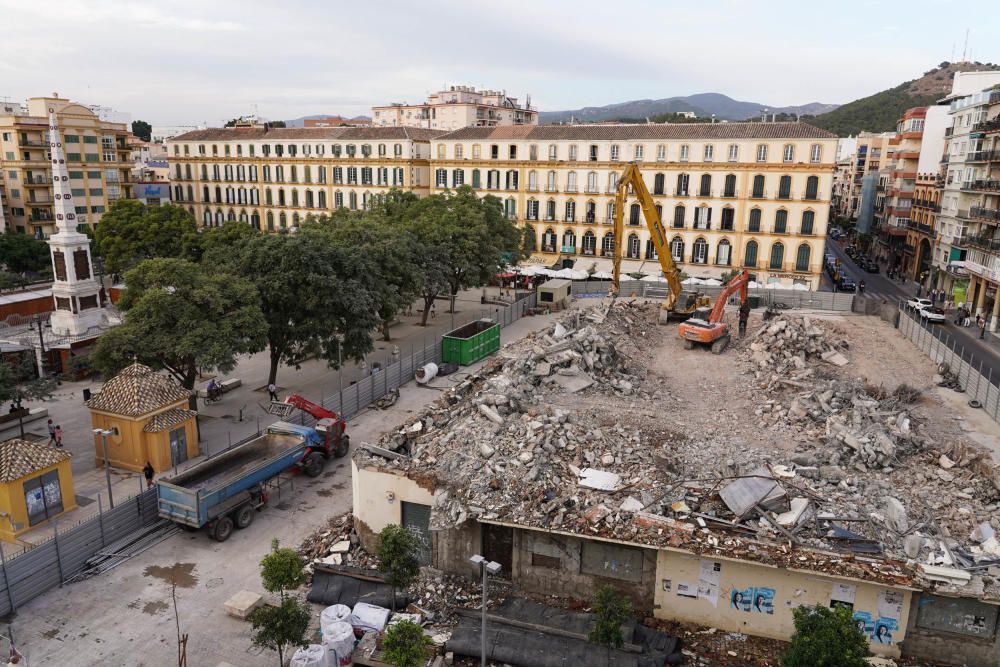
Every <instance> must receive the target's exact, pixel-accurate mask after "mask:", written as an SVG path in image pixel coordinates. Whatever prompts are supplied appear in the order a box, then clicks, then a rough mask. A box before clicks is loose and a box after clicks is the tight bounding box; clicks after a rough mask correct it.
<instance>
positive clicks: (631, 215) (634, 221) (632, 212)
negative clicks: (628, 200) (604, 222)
mask: <svg viewBox="0 0 1000 667" xmlns="http://www.w3.org/2000/svg"><path fill="white" fill-rule="evenodd" d="M640 215H642V209H641V208H640V206H639V205H638V204H632V205H631V206H629V208H628V224H630V225H638V224H639V216H640Z"/></svg>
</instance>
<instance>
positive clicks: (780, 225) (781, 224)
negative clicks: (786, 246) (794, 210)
mask: <svg viewBox="0 0 1000 667" xmlns="http://www.w3.org/2000/svg"><path fill="white" fill-rule="evenodd" d="M774 233H775V234H787V233H788V211H786V210H784V209H781V210H780V211H778V212H777V213H775V214H774Z"/></svg>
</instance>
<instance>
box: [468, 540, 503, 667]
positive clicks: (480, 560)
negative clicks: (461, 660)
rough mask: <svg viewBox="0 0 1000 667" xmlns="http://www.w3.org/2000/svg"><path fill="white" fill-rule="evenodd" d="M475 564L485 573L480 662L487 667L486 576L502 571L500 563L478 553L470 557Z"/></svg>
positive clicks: (483, 666)
mask: <svg viewBox="0 0 1000 667" xmlns="http://www.w3.org/2000/svg"><path fill="white" fill-rule="evenodd" d="M469 560H470V561H471V562H472V564H473V565H478V566H479V569H480V570H482V573H483V628H482V631H481V637H480V639H482V656H481V657H480V661H479V664H480V665H481V666H482V667H486V599H487V598H486V576H487V575H488V574H497V573H498V572H500V567H501V565H500V563H497V562H496V561H492V560H486V559H485V558H484V557H482V556H480V555H479V554H476V555H475V556H472V557H471V558H469Z"/></svg>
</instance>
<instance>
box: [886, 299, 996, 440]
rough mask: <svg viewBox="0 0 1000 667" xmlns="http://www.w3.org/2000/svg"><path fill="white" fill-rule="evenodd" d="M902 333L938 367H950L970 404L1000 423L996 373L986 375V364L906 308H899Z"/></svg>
mask: <svg viewBox="0 0 1000 667" xmlns="http://www.w3.org/2000/svg"><path fill="white" fill-rule="evenodd" d="M898 326H899V331H900V332H901V333H902V334H903V335H904V336H906V338H908V339H909V340H910V342H912V343H913V344H914V345H916V346H917V347H918V348H919V349H920V350H921V351H922V352H923V353H924V354H926V355H927V356H928V357H930V358H931V360H932V361H934V362H935V363H937V364H941V363H945V364H948V368H949V370H950V372H951V373H953V374H954V375H955V376H956V378H957V379H958V383H959V385H961V387H962V388H963V389H964V390H965V396H968V400H970V401H973V400H975V401H979V404H980V405H981V406H982V408H983V410H985V411H986V413H987V414H988V415H990V417H992V418H993V420H994V421H996V422H1000V387H998V386H997V383H998V382H1000V377H998V378H994V377H993V371H992V369H986V372H985V373H984V372H983V363H982V361H979V362H978V363H976V361H975V359H974V357H973V355H972V354H971V353H969V352H968V351H966V350H965V348H964V347H963V346H962V345H960V344H959V343H958V342H957V341H956V340H955V339H953V338H952V337H951V336H949V335H948V334H946V333H944V332H942V331H940V330H938V329H933V328H932V327H933V326H934V325H933V324H928V323H924V322H921V321H920V320H918V319H917V316H916V315H915V314H914V313H913V312H912V311H911V310H910V309H908V308H906V307H905V306H901V307H900V308H899V325H898Z"/></svg>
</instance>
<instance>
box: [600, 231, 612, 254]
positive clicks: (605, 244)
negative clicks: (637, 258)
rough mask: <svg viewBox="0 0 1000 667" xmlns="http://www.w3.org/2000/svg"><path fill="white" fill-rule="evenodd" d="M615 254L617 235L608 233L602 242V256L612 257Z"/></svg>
mask: <svg viewBox="0 0 1000 667" xmlns="http://www.w3.org/2000/svg"><path fill="white" fill-rule="evenodd" d="M614 254H615V233H614V232H608V233H607V234H605V235H604V238H603V239H602V240H601V256H602V257H612V256H614Z"/></svg>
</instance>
